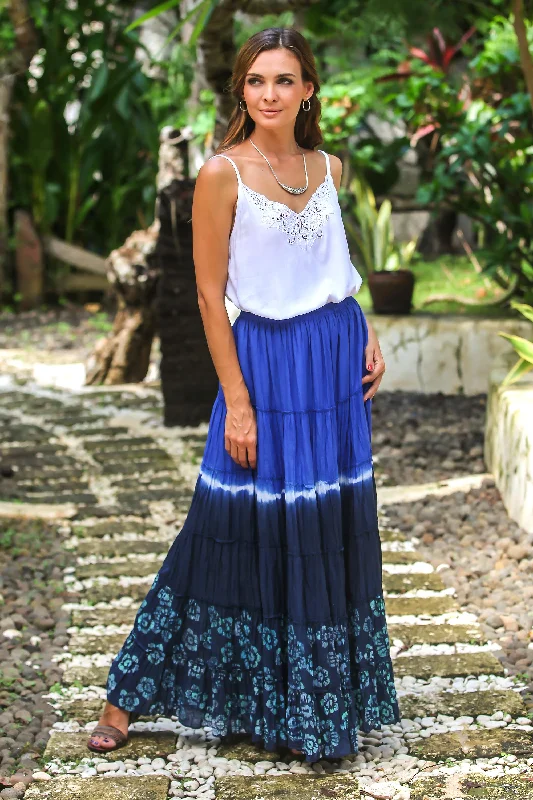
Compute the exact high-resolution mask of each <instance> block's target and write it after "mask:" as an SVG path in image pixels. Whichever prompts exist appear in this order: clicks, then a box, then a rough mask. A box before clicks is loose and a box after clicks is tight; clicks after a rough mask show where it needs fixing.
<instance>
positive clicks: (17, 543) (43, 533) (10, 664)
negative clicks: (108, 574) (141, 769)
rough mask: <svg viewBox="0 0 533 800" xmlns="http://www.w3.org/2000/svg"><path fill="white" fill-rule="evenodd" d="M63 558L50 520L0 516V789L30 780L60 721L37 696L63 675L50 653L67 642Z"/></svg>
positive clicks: (40, 697)
mask: <svg viewBox="0 0 533 800" xmlns="http://www.w3.org/2000/svg"><path fill="white" fill-rule="evenodd" d="M68 560H69V554H68V553H67V552H65V551H63V549H62V543H61V539H60V538H59V537H58V534H57V526H56V525H53V524H49V523H45V522H41V521H36V520H18V519H5V518H3V519H2V520H1V521H0V592H1V594H0V664H1V668H0V788H1V787H2V786H10V785H12V784H13V783H14V782H15V783H17V782H18V779H19V778H20V781H21V782H22V783H24V784H25V783H29V781H30V779H31V771H32V769H36V768H37V767H38V762H37V759H38V758H39V757H40V756H41V755H42V753H43V751H44V748H45V746H46V743H47V741H48V735H49V730H50V728H51V727H52V725H53V724H54V723H55V722H56V721H57V720H58V719H59V717H57V716H56V715H55V713H54V712H53V709H52V708H51V707H50V705H49V703H48V701H46V700H43V699H42V695H43V694H46V692H47V690H48V689H49V688H50V687H51V686H53V685H54V684H55V683H56V682H58V681H60V680H61V677H62V672H61V669H60V668H59V665H58V664H55V663H53V661H52V657H53V656H54V655H56V654H58V653H60V652H62V651H63V646H64V645H65V644H67V642H68V636H67V633H66V631H67V627H68V616H67V614H68V612H65V611H62V610H61V605H62V603H64V602H65V597H66V594H65V585H64V583H63V574H62V570H63V567H65V566H67V564H68ZM8 775H11V778H10V779H9V780H8V779H7V776H8ZM0 796H2V797H4V796H6V795H4V794H3V792H1V793H0ZM20 796H21V795H20Z"/></svg>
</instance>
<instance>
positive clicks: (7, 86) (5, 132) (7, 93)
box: [0, 75, 13, 301]
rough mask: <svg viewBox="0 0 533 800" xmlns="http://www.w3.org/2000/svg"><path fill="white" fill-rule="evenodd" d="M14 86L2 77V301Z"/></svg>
mask: <svg viewBox="0 0 533 800" xmlns="http://www.w3.org/2000/svg"><path fill="white" fill-rule="evenodd" d="M12 86H13V76H12V75H4V76H3V77H0V301H1V300H2V298H3V297H4V296H5V295H6V294H7V290H8V286H7V271H8V238H9V237H8V220H7V196H8V172H9V169H8V138H9V104H10V100H11V91H12Z"/></svg>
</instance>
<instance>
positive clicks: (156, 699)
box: [107, 296, 400, 761]
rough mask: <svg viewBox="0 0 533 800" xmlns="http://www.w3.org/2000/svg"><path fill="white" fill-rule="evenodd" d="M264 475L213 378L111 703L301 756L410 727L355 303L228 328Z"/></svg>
mask: <svg viewBox="0 0 533 800" xmlns="http://www.w3.org/2000/svg"><path fill="white" fill-rule="evenodd" d="M232 330H233V333H234V337H235V344H236V348H237V353H238V357H239V363H240V366H241V369H242V373H243V376H244V380H245V383H246V386H247V388H248V391H249V393H250V399H251V402H252V405H253V406H254V408H255V411H256V418H257V467H256V468H255V469H251V468H243V467H241V466H240V465H239V464H237V463H236V462H235V461H234V460H233V459H232V458H231V456H230V455H229V454H228V453H227V452H226V450H225V447H224V422H225V415H226V406H225V401H224V395H223V393H222V390H221V387H220V384H219V390H218V394H217V397H216V399H215V402H214V405H213V408H212V412H211V417H210V421H209V430H208V436H207V441H206V446H205V450H204V454H203V458H202V462H201V466H200V471H199V475H198V479H197V482H196V486H195V490H194V494H193V497H192V501H191V506H190V509H189V513H188V515H187V518H186V520H185V523H184V525H183V528H182V530H181V532H180V533H179V535H178V536H177V537H176V539H175V541H174V542H173V544H172V546H171V548H170V550H169V553H168V555H167V556H166V558H165V560H164V563H163V565H162V567H161V569H160V570H159V572H158V574H157V576H156V578H155V580H154V582H153V585H152V587H151V589H150V590H149V592H148V594H147V595H146V598H145V599H144V600H143V602H142V604H141V606H140V608H139V611H138V613H137V616H136V619H135V623H134V626H133V629H132V630H131V632H130V634H129V636H128V637H127V639H126V641H125V643H124V645H123V646H122V648H121V650H120V652H119V653H118V655H117V656H116V658H115V659H114V661H113V664H112V666H111V669H110V672H109V678H108V683H107V696H108V699H109V701H110V702H111V703H113V704H114V705H116V706H119V707H121V708H124V709H126V710H130V711H136V712H138V713H143V714H166V715H176V716H177V717H178V718H179V720H180V721H181V722H182V723H183V724H185V725H188V726H191V727H194V728H197V727H201V726H210V727H212V728H213V732H214V733H215V734H216V735H221V736H224V735H226V734H228V733H248V734H250V735H251V738H252V740H253V741H254V742H256V743H258V744H260V745H262V746H263V747H265V748H266V749H267V750H270V751H273V750H275V749H276V747H278V746H280V745H284V746H288V747H291V748H294V749H298V750H303V752H304V753H305V758H306V760H307V761H317V760H318V759H320V758H322V757H329V758H340V757H342V756H345V755H349V754H351V753H356V752H357V732H358V730H362V731H370V730H372V729H379V728H380V726H381V724H385V723H386V724H390V723H393V722H396V721H398V720H399V718H400V715H399V710H398V703H397V698H396V692H395V688H394V677H393V669H392V664H391V660H390V652H389V638H388V633H387V624H386V620H385V606H384V601H383V592H382V582H381V544H380V539H379V533H378V525H377V500H376V485H375V480H374V472H373V465H372V451H371V400H368V401H367V402H366V403H364V402H363V392H364V391H366V389H367V387H368V384H362V383H361V379H362V377H363V375H364V374H366V368H365V364H364V349H365V347H366V343H367V341H368V329H367V325H366V320H365V317H364V314H363V312H362V311H361V308H360V306H359V304H358V302H357V301H356V300H355V298H354V297H352V296H349V297H347V298H345V299H344V300H343V301H342V302H340V303H328V304H327V305H325V306H322V307H321V308H319V309H316V310H314V311H310V312H308V313H306V314H301V315H299V316H297V317H292V318H290V319H284V320H271V319H267V318H264V317H259V316H257V315H254V314H252V313H249V312H245V311H243V312H241V314H240V315H239V317H238V318H237V320H236V322H235V323H234V325H233V328H232Z"/></svg>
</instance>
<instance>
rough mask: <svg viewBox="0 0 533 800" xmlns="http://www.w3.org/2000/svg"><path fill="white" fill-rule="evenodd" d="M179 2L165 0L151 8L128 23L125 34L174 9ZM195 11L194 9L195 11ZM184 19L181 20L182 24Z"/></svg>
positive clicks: (176, 0) (178, 0)
mask: <svg viewBox="0 0 533 800" xmlns="http://www.w3.org/2000/svg"><path fill="white" fill-rule="evenodd" d="M180 2H181V0H165V2H164V3H160V4H159V5H158V6H155V7H154V8H151V9H150V11H147V12H146V14H143V15H142V16H140V17H137V19H135V20H133V22H130V24H129V25H128V27H127V28H125V32H126V33H129V32H130V31H132V30H134V28H138V27H139V25H143V24H144V23H145V22H148V20H149V19H153V17H157V16H158V15H159V14H162V13H163V12H164V11H170V9H171V8H176V7H177V6H179V4H180ZM196 10H197V9H195V11H196ZM184 21H185V19H183V20H182V24H183V22H184Z"/></svg>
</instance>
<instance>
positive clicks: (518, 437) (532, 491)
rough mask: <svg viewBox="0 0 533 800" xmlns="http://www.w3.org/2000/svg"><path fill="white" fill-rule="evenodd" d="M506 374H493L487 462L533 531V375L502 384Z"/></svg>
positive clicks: (508, 503) (514, 513)
mask: <svg viewBox="0 0 533 800" xmlns="http://www.w3.org/2000/svg"><path fill="white" fill-rule="evenodd" d="M504 375H505V372H504V371H503V370H494V371H493V372H492V373H491V375H490V387H489V396H488V404H487V424H486V428H485V453H484V456H485V462H486V464H487V467H488V469H490V471H491V472H492V474H493V475H494V480H495V481H496V485H497V486H498V489H499V490H500V493H501V495H502V500H503V502H504V504H505V507H506V509H507V512H508V514H509V516H510V517H511V518H512V519H514V520H515V521H516V522H517V523H518V524H519V525H520V526H521V527H522V528H524V530H526V531H527V532H528V533H533V376H531V373H530V374H529V375H526V376H525V377H524V378H522V379H521V380H520V381H519V382H518V383H515V384H513V385H511V386H508V387H502V386H501V385H500V384H501V381H502V379H503V377H504Z"/></svg>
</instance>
